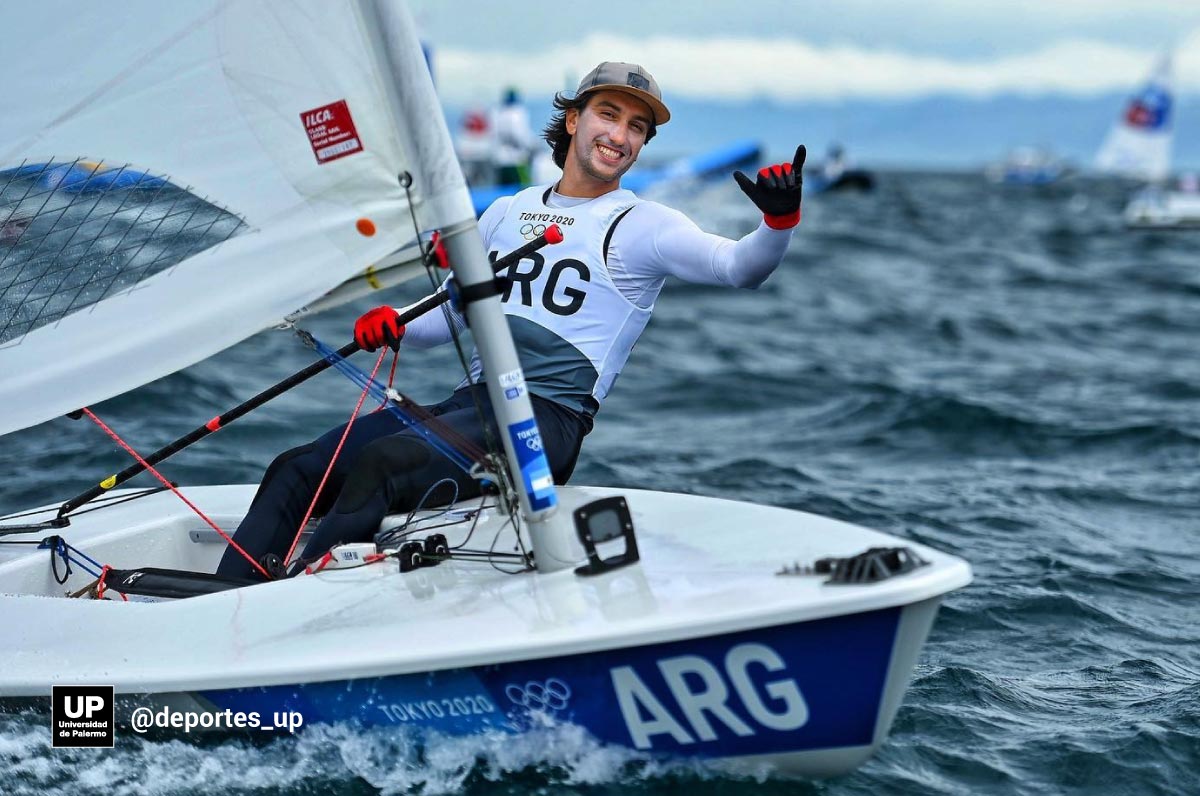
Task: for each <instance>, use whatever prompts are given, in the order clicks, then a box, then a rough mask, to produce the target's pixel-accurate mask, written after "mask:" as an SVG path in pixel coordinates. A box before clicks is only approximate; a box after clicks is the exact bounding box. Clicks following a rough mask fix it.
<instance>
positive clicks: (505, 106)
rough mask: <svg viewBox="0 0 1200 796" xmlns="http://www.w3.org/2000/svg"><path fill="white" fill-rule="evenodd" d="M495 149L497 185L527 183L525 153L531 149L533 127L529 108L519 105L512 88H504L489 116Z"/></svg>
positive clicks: (527, 158)
mask: <svg viewBox="0 0 1200 796" xmlns="http://www.w3.org/2000/svg"><path fill="white" fill-rule="evenodd" d="M492 130H493V131H494V136H495V137H494V141H495V145H496V151H495V153H494V162H495V164H496V182H497V183H498V184H500V185H527V184H529V155H530V153H531V152H532V151H533V143H534V138H533V128H532V127H531V126H530V125H529V111H527V110H526V109H525V106H524V105H522V104H521V95H520V94H519V93H518V92H517V90H516V89H515V88H512V87H509V88H507V89H505V91H504V100H503V102H502V103H501V104H500V107H498V108H496V109H495V111H494V113H493V115H492Z"/></svg>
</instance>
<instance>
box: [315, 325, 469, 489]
mask: <svg viewBox="0 0 1200 796" xmlns="http://www.w3.org/2000/svg"><path fill="white" fill-rule="evenodd" d="M308 336H309V338H310V339H311V340H312V342H313V345H314V346H315V347H316V349H317V352H318V353H319V354H321V356H323V357H325V361H327V362H329V363H330V364H331V365H333V366H334V367H335V368H337V369H338V370H339V371H341V373H342V375H343V376H345V377H346V378H348V379H350V381H352V382H354V383H355V384H357V385H358V386H359V387H362V388H365V389H367V390H368V391H369V392H370V394H371V395H373V396H374V397H375V398H377V399H378V400H379V401H381V402H384V406H386V407H387V410H388V411H389V412H391V413H392V414H393V415H395V416H396V417H398V418H400V419H401V420H403V421H404V422H405V423H407V424H408V427H409V428H411V429H412V430H414V431H416V432H417V433H418V434H420V435H421V436H422V437H424V438H425V441H426V442H428V443H429V444H430V445H432V446H433V447H434V448H435V449H436V450H437V451H438V452H439V453H441V454H442V455H443V456H445V457H446V458H447V459H449V460H450V461H451V462H453V463H454V464H455V466H457V467H458V468H459V469H460V470H462V471H463V472H464V473H467V474H468V475H469V474H470V472H471V468H472V467H473V466H474V465H475V462H474V461H472V460H471V459H470V458H468V457H467V456H466V455H464V454H463V453H462V451H460V450H458V449H457V448H455V447H454V446H453V445H451V444H450V443H448V442H446V441H445V440H444V439H442V438H441V437H439V436H438V435H437V434H435V433H434V432H433V431H431V430H430V429H428V428H426V427H425V426H424V425H423V424H422V422H421V420H420V419H419V418H417V417H415V416H414V415H412V414H410V413H409V412H406V411H405V410H404V409H402V408H401V407H400V406H398V405H397V404H395V403H394V402H392V401H391V400H389V399H388V397H387V388H386V387H384V386H383V385H382V384H380V383H379V382H378V381H376V380H375V379H372V378H371V376H370V375H369V374H368V373H366V372H365V371H362V370H360V369H359V368H356V367H355V366H354V365H352V364H350V362H349V361H348V360H347V359H346V358H345V357H343V356H341V355H339V354H338V352H337V351H336V350H335V349H332V348H330V347H329V346H327V345H325V344H324V343H322V342H321V341H320V340H318V339H317V338H316V337H314V336H313V335H312V334H311V333H309V335H308Z"/></svg>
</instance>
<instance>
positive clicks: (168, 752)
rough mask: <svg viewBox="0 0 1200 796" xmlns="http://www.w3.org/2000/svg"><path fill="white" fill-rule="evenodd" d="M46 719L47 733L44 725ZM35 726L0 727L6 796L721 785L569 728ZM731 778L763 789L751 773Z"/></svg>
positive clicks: (690, 768)
mask: <svg viewBox="0 0 1200 796" xmlns="http://www.w3.org/2000/svg"><path fill="white" fill-rule="evenodd" d="M48 723H49V722H48V720H47V721H46V722H45V724H47V725H48ZM40 725H41V722H40V720H39V717H37V716H22V717H5V718H0V771H3V772H4V782H5V787H4V791H5V792H6V793H7V794H11V796H41V794H45V793H58V792H64V793H65V792H69V793H72V794H78V795H79V796H89V795H90V794H104V796H177V795H181V794H200V793H254V792H262V791H264V790H265V791H269V792H271V793H273V794H286V793H293V792H295V793H301V792H303V793H312V792H322V793H324V792H329V793H337V792H339V791H341V790H342V789H343V788H352V787H353V782H354V781H355V780H357V781H359V782H360V783H365V784H367V785H369V786H371V787H373V788H377V789H378V790H379V791H380V793H382V794H384V796H394V795H396V794H420V796H437V795H438V794H452V793H461V792H462V791H463V790H464V789H466V788H468V787H471V786H472V785H477V784H478V782H479V780H483V781H486V782H492V783H503V782H505V781H510V780H512V779H513V778H514V777H516V776H518V775H519V776H520V777H521V781H522V783H524V784H528V785H529V786H530V787H533V788H537V787H539V786H545V787H556V786H557V787H561V786H595V785H612V784H618V785H619V784H621V783H628V784H630V785H632V784H634V783H637V784H639V785H644V784H645V783H646V782H647V781H653V780H655V779H658V778H662V777H668V776H669V777H671V778H672V779H675V780H676V781H678V779H679V778H681V777H682V778H683V779H685V780H687V779H691V780H706V779H711V778H713V777H719V778H727V777H728V776H729V773H730V772H729V770H728V769H727V767H722V768H723V769H725V771H724V773H720V774H718V773H715V772H714V771H713V770H712V769H710V768H708V767H707V766H706V765H705V764H704V763H703V762H701V761H694V760H669V761H667V760H657V759H654V758H651V757H648V756H646V755H644V754H640V753H638V752H635V751H633V750H631V749H626V748H624V747H617V746H611V745H607V744H603V743H600V742H599V741H597V740H596V739H595V738H593V737H592V736H591V735H590V734H588V732H587V731H586V730H584V729H582V728H580V727H577V726H574V725H564V724H550V723H547V724H546V725H545V726H538V727H535V728H533V729H531V730H529V731H527V732H524V733H521V734H519V735H513V734H508V733H504V732H500V731H495V732H490V733H486V734H482V735H472V736H467V737H452V736H445V735H442V734H440V733H436V732H431V731H422V730H419V729H417V728H412V727H399V728H372V729H362V728H359V727H355V726H352V725H346V724H337V725H314V726H312V727H306V728H305V730H304V732H302V733H301V734H299V735H298V736H296V737H292V738H278V739H274V740H271V741H269V742H267V743H253V742H251V741H249V740H246V739H244V738H227V739H213V738H203V737H200V736H197V738H196V739H195V741H196V742H192V741H191V740H189V739H186V738H184V739H170V740H158V739H155V740H150V739H146V738H141V737H138V736H134V735H133V734H132V733H131V732H130V731H129V730H127V729H126V730H118V734H117V735H118V737H117V744H116V746H115V748H113V749H53V748H51V746H50V732H49V728H48V726H40ZM737 775H738V776H739V777H749V778H751V779H755V780H758V781H759V782H761V781H762V780H763V779H764V778H765V776H764V774H763V772H762V771H758V770H744V771H742V770H739V771H737Z"/></svg>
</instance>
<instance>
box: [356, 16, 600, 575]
mask: <svg viewBox="0 0 1200 796" xmlns="http://www.w3.org/2000/svg"><path fill="white" fill-rule="evenodd" d="M359 8H360V10H361V13H362V18H363V23H364V28H365V32H366V34H367V36H368V38H369V40H370V42H371V45H372V48H373V50H374V55H375V57H376V59H377V61H378V63H379V67H380V68H379V70H378V72H379V76H380V78H381V80H382V82H383V83H384V89H385V91H384V93H385V94H386V96H387V97H388V102H389V105H390V110H391V115H392V118H393V122H394V124H395V126H396V130H397V131H398V132H399V133H400V135H401V137H402V138H403V139H404V141H405V144H406V145H407V146H411V147H412V149H413V152H412V158H411V162H412V163H418V164H420V165H421V168H420V169H419V170H418V173H415V174H412V175H411V176H412V179H413V185H412V188H413V191H414V193H415V194H416V196H417V197H419V199H418V201H417V202H416V203H415V207H414V210H415V212H416V215H417V219H418V222H419V224H420V225H421V228H422V229H423V230H428V229H435V228H438V229H441V230H442V231H443V233H444V234H445V242H446V251H447V254H448V255H449V260H450V263H451V267H452V270H453V272H454V278H455V279H456V280H457V281H458V284H459V286H460V289H461V290H462V292H463V293H464V294H466V295H471V294H472V293H474V294H476V295H483V294H487V293H488V291H487V290H486V288H488V287H490V286H491V285H492V284H493V282H494V280H493V276H492V269H491V267H490V265H489V263H488V259H487V254H486V252H484V249H483V242H482V241H481V240H480V238H479V235H478V233H477V227H476V222H475V211H474V208H473V206H472V204H471V197H470V194H469V193H468V191H467V185H466V180H465V179H464V178H463V175H462V169H461V167H460V166H459V163H458V160H457V158H456V157H455V155H454V147H453V145H452V143H451V140H450V131H449V130H448V129H447V127H446V121H445V119H444V117H443V115H442V108H441V104H440V103H439V102H438V98H437V95H436V94H435V93H434V89H433V81H432V79H431V77H430V75H429V69H428V67H427V66H426V64H425V58H424V55H423V53H422V50H421V45H420V41H419V40H418V38H417V36H416V29H415V26H414V24H413V21H412V18H411V16H410V15H409V13H408V9H407V8H406V7H405V6H404V5H403V4H402V3H400V2H390V1H389V0H359ZM466 314H467V320H468V322H469V323H470V327H471V332H472V336H473V337H474V340H475V345H476V346H477V347H478V349H479V358H480V360H481V361H482V363H483V370H484V373H485V374H487V389H488V394H489V396H490V397H491V400H492V407H493V411H494V412H495V416H496V424H497V426H498V427H499V430H500V437H501V440H502V441H503V444H504V452H505V456H506V459H507V463H508V467H509V472H510V473H511V474H512V476H513V483H514V484H515V485H516V489H517V497H518V501H519V503H520V509H521V514H522V516H523V517H524V519H525V520H526V522H527V525H528V529H529V534H530V541H531V543H532V546H533V552H534V560H535V563H536V566H537V568H538V570H539V571H541V572H553V571H555V570H559V569H564V568H566V567H569V566H574V565H575V564H577V563H579V562H581V561H582V559H583V557H584V553H583V548H582V546H581V545H580V544H579V543H578V542H577V541H576V539H575V536H574V534H573V532H572V528H571V526H570V523H569V521H568V519H567V517H566V516H565V513H558V512H557V508H558V495H557V492H556V490H555V488H554V479H553V477H552V476H551V473H550V465H549V462H548V461H547V460H546V454H545V453H544V452H543V450H542V443H541V434H540V432H539V431H538V427H537V421H536V420H535V419H534V416H533V405H532V404H531V403H530V400H529V394H528V392H527V391H526V389H525V376H524V373H523V372H522V370H521V363H520V361H519V360H518V358H517V350H516V346H515V345H514V344H513V340H512V335H511V333H510V332H509V329H508V323H507V322H506V321H505V318H504V310H503V308H502V307H501V305H500V297H499V295H497V293H496V291H494V290H493V291H491V295H486V296H485V297H483V298H479V299H476V300H474V301H471V302H469V303H468V304H467V306H466Z"/></svg>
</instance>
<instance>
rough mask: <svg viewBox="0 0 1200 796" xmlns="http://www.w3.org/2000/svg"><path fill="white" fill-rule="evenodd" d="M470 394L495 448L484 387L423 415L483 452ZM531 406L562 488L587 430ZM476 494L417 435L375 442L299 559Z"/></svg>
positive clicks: (549, 406) (582, 423)
mask: <svg viewBox="0 0 1200 796" xmlns="http://www.w3.org/2000/svg"><path fill="white" fill-rule="evenodd" d="M472 393H473V394H474V396H475V398H477V399H478V400H479V402H480V404H481V405H482V407H483V410H484V415H485V416H486V417H487V418H488V422H489V424H491V427H492V434H493V437H492V438H493V439H494V440H495V441H496V444H500V437H499V434H498V432H497V431H496V429H495V421H494V419H493V416H492V407H491V402H490V401H489V399H488V395H487V390H486V389H485V388H484V387H483V385H476V386H474V387H470V388H465V389H462V390H459V391H457V392H455V393H454V395H452V396H451V397H450V398H449V399H447V400H446V401H443V402H442V403H441V404H438V405H436V406H433V407H429V409H430V411H432V412H433V413H434V414H435V415H437V416H438V420H439V421H441V422H442V423H444V424H446V425H447V426H449V427H450V428H452V429H453V430H454V431H456V432H458V433H459V434H460V435H462V436H463V437H465V438H467V439H468V440H470V441H471V442H473V443H474V444H475V445H476V446H478V447H480V448H483V449H486V443H485V439H484V432H483V427H482V425H481V424H480V422H479V413H478V411H477V409H476V405H475V401H474V400H473V399H472ZM533 406H534V415H535V416H536V418H537V421H538V427H539V429H540V431H541V436H542V446H543V450H544V451H545V452H546V457H547V459H548V460H549V463H550V468H551V472H552V473H553V474H554V475H555V478H556V480H558V479H559V478H562V480H565V478H566V476H569V475H570V471H571V469H572V468H573V467H574V464H575V458H576V457H577V455H578V453H579V447H580V445H581V444H582V442H583V437H584V435H585V434H586V433H587V432H588V431H589V430H590V429H591V424H590V422H588V421H586V420H585V419H583V418H582V417H581V416H579V415H577V414H576V413H574V412H571V411H570V410H568V409H566V408H564V407H561V406H559V405H558V404H555V403H553V402H551V401H547V400H544V399H541V398H537V397H536V396H534V397H533ZM444 479H449V480H450V481H452V482H453V483H454V485H455V486H451V485H450V484H444V485H442V486H439V487H438V488H436V489H435V490H434V491H433V492H429V490H430V487H432V486H433V485H434V484H437V483H438V482H440V481H442V480H444ZM456 488H457V491H456ZM427 492H429V494H428V496H427V497H426V493H427ZM479 494H480V486H479V482H478V481H476V480H475V479H473V478H471V477H470V476H468V475H467V473H466V472H464V471H463V470H462V468H460V467H459V466H458V465H456V464H455V463H454V462H452V461H451V460H450V459H449V458H447V457H446V456H445V455H443V454H442V453H440V452H439V451H438V450H437V449H436V448H434V447H433V446H432V445H431V444H430V443H429V442H428V441H426V440H425V438H424V437H423V436H422V435H421V434H420V433H419V432H417V431H414V430H412V429H406V430H404V431H402V432H400V433H398V434H393V435H391V436H388V437H383V438H381V439H376V440H374V441H373V442H371V443H369V444H368V445H367V446H366V447H365V448H364V449H363V450H362V452H361V453H360V454H359V456H358V458H357V459H355V461H354V464H353V466H352V468H351V469H350V472H349V473H348V475H347V477H346V483H345V486H344V487H343V489H342V492H341V494H340V495H339V496H338V499H337V502H336V503H334V505H333V508H332V510H331V511H330V512H329V513H328V514H327V515H325V519H324V520H323V521H322V522H321V524H320V525H319V526H318V527H317V529H316V531H315V532H314V533H313V535H312V538H311V539H309V541H308V544H307V545H306V546H305V548H304V552H303V553H302V555H301V557H302V558H303V559H305V560H311V559H313V558H316V557H318V556H320V555H322V554H323V553H325V551H327V550H329V549H330V548H331V547H333V546H334V545H338V544H343V543H346V542H365V541H370V540H371V539H373V538H374V536H375V533H376V532H377V531H378V530H379V526H380V523H381V522H382V521H383V518H384V517H385V516H386V515H387V514H388V513H389V512H405V511H411V510H412V509H414V508H416V507H417V506H418V505H423V506H425V507H431V506H439V505H444V504H446V503H449V502H451V501H452V500H454V499H458V500H465V499H469V498H472V497H477V496H478V495H479ZM422 499H424V502H423V503H422Z"/></svg>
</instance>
